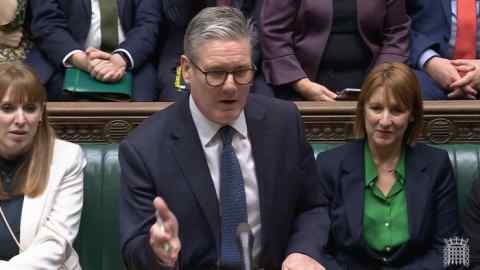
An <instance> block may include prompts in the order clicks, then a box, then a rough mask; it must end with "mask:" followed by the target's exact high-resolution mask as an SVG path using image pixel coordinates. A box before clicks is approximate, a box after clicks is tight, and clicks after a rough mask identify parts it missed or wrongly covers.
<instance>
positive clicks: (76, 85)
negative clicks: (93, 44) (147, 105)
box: [63, 68, 132, 100]
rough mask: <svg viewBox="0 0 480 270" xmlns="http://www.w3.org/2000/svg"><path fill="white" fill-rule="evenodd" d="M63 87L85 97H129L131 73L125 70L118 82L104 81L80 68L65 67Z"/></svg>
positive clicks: (130, 94) (117, 98)
mask: <svg viewBox="0 0 480 270" xmlns="http://www.w3.org/2000/svg"><path fill="white" fill-rule="evenodd" d="M63 89H65V90H66V91H68V92H71V93H74V94H79V95H80V96H85V97H92V98H99V99H109V100H121V99H123V100H125V99H130V98H131V97H132V73H131V72H127V73H126V74H125V76H123V78H122V79H121V80H120V81H118V82H115V83H106V82H101V81H98V80H97V79H95V78H93V77H92V76H90V74H89V73H88V72H85V71H83V70H81V69H78V68H67V69H66V71H65V79H64V81H63Z"/></svg>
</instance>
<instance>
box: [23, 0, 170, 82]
mask: <svg viewBox="0 0 480 270" xmlns="http://www.w3.org/2000/svg"><path fill="white" fill-rule="evenodd" d="M117 3H118V16H119V18H120V23H121V26H122V29H123V31H124V33H125V41H123V42H122V43H121V44H119V45H118V47H117V48H121V49H125V50H126V51H128V52H129V53H130V55H131V56H132V58H133V61H134V65H135V66H134V70H133V72H134V76H140V77H142V79H141V80H139V79H137V78H135V82H134V88H135V89H142V91H146V90H144V89H150V88H152V89H151V91H155V87H154V85H155V84H154V83H153V82H155V69H154V65H153V62H152V61H153V59H154V55H155V51H156V45H157V39H158V35H159V28H160V21H161V6H160V4H159V1H157V0H118V2H117ZM30 12H31V16H32V18H31V25H30V28H31V32H32V37H33V40H34V42H35V46H36V47H35V48H33V49H32V52H31V53H30V54H29V55H27V62H28V63H30V64H31V65H32V66H33V67H34V69H35V71H37V72H38V74H39V75H40V79H41V80H42V82H47V81H48V80H49V79H50V77H51V76H52V75H53V73H55V72H63V70H64V66H63V62H62V61H63V58H64V57H65V56H66V55H67V54H68V53H69V52H71V51H73V50H85V49H86V48H85V41H86V39H87V36H88V32H89V29H90V18H91V15H92V11H91V0H30ZM59 87H61V86H59Z"/></svg>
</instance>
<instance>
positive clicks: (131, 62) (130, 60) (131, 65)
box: [112, 48, 135, 69]
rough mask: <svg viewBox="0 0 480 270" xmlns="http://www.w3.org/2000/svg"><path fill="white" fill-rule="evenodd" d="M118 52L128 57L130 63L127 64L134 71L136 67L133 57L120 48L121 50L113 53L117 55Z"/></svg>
mask: <svg viewBox="0 0 480 270" xmlns="http://www.w3.org/2000/svg"><path fill="white" fill-rule="evenodd" d="M116 52H121V53H123V54H125V55H126V56H127V58H128V61H129V63H127V66H128V67H129V68H130V69H133V68H134V67H135V62H134V61H133V58H132V55H131V54H130V53H129V52H128V51H127V50H125V49H121V48H120V49H116V50H114V51H113V52H112V53H116Z"/></svg>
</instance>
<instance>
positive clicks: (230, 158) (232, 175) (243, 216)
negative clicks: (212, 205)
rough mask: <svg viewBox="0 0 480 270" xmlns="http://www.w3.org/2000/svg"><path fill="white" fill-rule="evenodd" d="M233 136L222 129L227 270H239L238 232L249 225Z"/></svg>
mask: <svg viewBox="0 0 480 270" xmlns="http://www.w3.org/2000/svg"><path fill="white" fill-rule="evenodd" d="M234 132H235V130H234V129H233V128H232V127H230V126H224V127H222V128H221V129H220V134H221V136H222V139H223V151H222V159H221V163H220V205H221V208H220V209H221V210H220V211H221V215H222V246H221V251H222V252H221V256H222V258H221V262H222V266H224V267H227V268H237V269H239V268H240V265H241V257H240V251H239V249H238V247H237V245H236V241H235V232H236V230H237V226H238V224H240V223H243V222H248V220H247V203H246V199H245V187H244V181H243V177H242V171H241V170H240V163H239V162H238V159H237V156H236V155H235V152H234V150H233V147H232V138H233V134H234Z"/></svg>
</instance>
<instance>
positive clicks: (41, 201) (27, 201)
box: [20, 164, 63, 247]
mask: <svg viewBox="0 0 480 270" xmlns="http://www.w3.org/2000/svg"><path fill="white" fill-rule="evenodd" d="M56 166H60V165H58V164H52V166H51V169H50V176H49V177H48V185H47V188H46V190H45V191H44V192H43V193H42V194H41V195H39V196H37V197H35V198H31V197H28V196H24V199H23V206H22V216H21V221H22V222H21V223H20V245H21V246H22V247H28V246H30V245H31V243H32V241H33V239H34V238H35V235H36V234H37V231H38V226H39V224H40V223H42V222H43V213H44V211H45V208H46V207H47V205H46V204H47V201H48V197H49V195H50V194H54V193H55V194H56V192H55V191H52V190H51V189H52V187H57V186H58V181H59V180H60V179H61V178H62V175H59V172H60V171H63V169H59V168H57V167H56Z"/></svg>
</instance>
